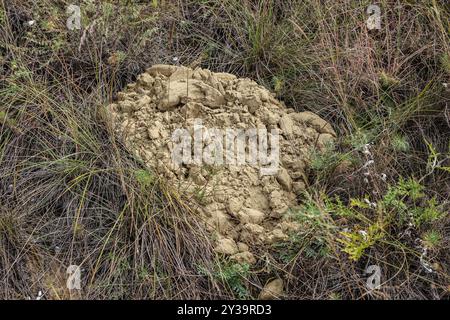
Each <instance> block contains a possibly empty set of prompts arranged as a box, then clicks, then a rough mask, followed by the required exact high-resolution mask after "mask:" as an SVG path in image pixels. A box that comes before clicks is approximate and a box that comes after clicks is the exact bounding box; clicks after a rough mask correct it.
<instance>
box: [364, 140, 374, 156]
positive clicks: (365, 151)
mask: <svg viewBox="0 0 450 320" xmlns="http://www.w3.org/2000/svg"><path fill="white" fill-rule="evenodd" d="M369 148H370V145H369V144H368V143H366V144H365V145H364V146H363V153H364V154H366V155H368V156H370V155H371V154H372V153H371V152H370V150H369Z"/></svg>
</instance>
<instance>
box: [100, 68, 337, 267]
mask: <svg viewBox="0 0 450 320" xmlns="http://www.w3.org/2000/svg"><path fill="white" fill-rule="evenodd" d="M108 110H109V111H110V114H111V119H112V123H113V126H114V128H115V131H116V133H117V134H118V135H119V136H120V137H121V138H122V140H123V142H124V144H125V146H126V147H127V148H128V150H129V151H130V152H132V153H133V154H134V155H136V156H137V157H138V158H139V159H141V160H142V161H143V162H144V163H145V165H146V166H148V167H149V168H150V169H151V170H152V171H153V172H155V173H156V174H158V175H159V176H160V177H161V178H162V180H163V181H165V182H166V183H167V184H169V185H171V186H173V187H174V188H176V189H177V190H178V192H180V193H182V194H185V195H187V196H188V197H190V199H191V201H192V203H193V204H195V210H196V212H198V216H199V219H202V220H203V221H204V222H205V223H206V225H207V227H208V229H209V231H210V232H211V234H212V238H213V239H214V241H215V250H216V251H217V252H219V253H222V254H224V255H228V256H229V257H230V258H231V259H233V260H235V261H237V262H245V263H249V264H253V263H255V262H256V258H255V252H260V251H261V250H263V249H262V248H265V247H267V246H268V245H270V244H273V243H275V242H278V241H284V240H287V239H288V235H289V233H290V232H292V231H295V230H297V229H298V228H299V225H298V223H296V222H295V221H291V218H290V217H289V215H286V214H285V213H286V211H287V210H288V209H289V208H292V207H294V206H295V205H296V204H297V196H298V195H300V194H301V193H302V192H303V191H304V189H305V172H306V170H307V167H308V161H307V158H308V155H309V154H310V151H311V149H312V148H319V149H322V148H324V146H325V144H326V143H328V142H329V141H332V140H333V138H334V137H335V132H334V131H333V129H332V128H331V126H330V125H329V124H328V123H327V122H326V121H324V120H323V119H321V118H320V117H318V116H317V115H315V114H313V113H311V112H296V111H295V110H294V109H290V108H287V107H286V106H285V105H284V104H283V103H281V102H280V101H278V100H277V99H275V98H274V96H273V95H272V94H271V93H270V92H269V91H268V90H267V89H265V88H264V87H262V86H260V85H258V84H257V83H256V82H254V81H252V80H250V79H242V78H237V77H236V76H234V75H232V74H228V73H214V72H211V71H209V70H206V69H200V68H197V69H195V70H193V69H190V68H186V67H179V66H171V65H154V66H152V67H151V68H149V69H147V70H146V72H145V73H143V74H141V75H139V76H138V79H137V81H136V83H132V84H129V85H128V86H127V87H126V89H125V90H124V91H123V92H120V93H119V94H118V99H117V102H115V103H113V104H111V105H110V106H109V107H108ZM199 120H200V121H201V125H202V126H203V127H200V128H201V129H199V126H198V124H199V123H198V122H199ZM196 125H197V127H196ZM208 128H216V129H219V130H222V131H223V132H226V130H227V129H236V130H239V129H242V130H247V129H251V128H254V129H255V128H256V129H266V130H267V132H268V138H267V140H268V142H267V143H269V142H271V141H272V140H271V139H270V138H271V136H270V134H271V132H278V133H279V136H278V137H279V166H277V169H276V170H275V171H274V172H272V173H273V174H263V172H262V171H263V170H261V167H262V166H263V165H267V163H265V164H264V163H261V162H257V163H245V164H239V163H233V161H231V162H227V161H224V163H223V164H217V163H212V164H208V163H206V164H205V162H202V163H200V162H198V161H197V162H196V161H195V160H192V159H191V160H192V161H190V163H183V164H179V163H175V162H174V158H173V155H174V152H177V149H176V148H177V144H176V142H177V141H176V139H175V140H174V133H175V132H177V131H176V130H177V129H180V130H183V129H185V130H187V132H188V133H189V135H190V137H194V135H195V134H200V136H201V137H202V140H201V145H202V148H203V149H202V150H203V151H205V150H206V151H208V150H209V151H211V150H213V151H214V150H217V149H215V148H216V146H217V144H215V143H216V142H217V139H216V137H214V136H213V135H211V132H208ZM199 130H201V131H200V132H199ZM271 130H276V131H271ZM178 132H180V131H179V130H178ZM227 138H228V136H226V137H225V138H223V139H225V140H224V141H223V145H224V146H226V145H227V143H231V146H232V147H233V146H234V145H233V143H234V142H236V141H234V139H236V137H230V138H229V139H228V140H229V141H227V140H226V139H227ZM220 139H222V138H220ZM258 139H259V140H260V137H258ZM231 140H233V141H231ZM233 148H234V147H233ZM269 149H270V146H269ZM231 150H232V151H234V149H231ZM178 151H179V150H178ZM246 152H249V150H248V149H247V150H246ZM268 152H269V151H268ZM247 154H248V153H247ZM231 155H232V154H231ZM231 155H230V159H231ZM226 156H227V151H225V152H224V157H226Z"/></svg>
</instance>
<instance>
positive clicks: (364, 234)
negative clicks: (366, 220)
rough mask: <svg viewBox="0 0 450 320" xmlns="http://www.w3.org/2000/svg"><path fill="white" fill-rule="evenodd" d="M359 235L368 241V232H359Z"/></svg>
mask: <svg viewBox="0 0 450 320" xmlns="http://www.w3.org/2000/svg"><path fill="white" fill-rule="evenodd" d="M359 234H360V235H362V236H363V238H364V239H367V232H366V231H364V230H359Z"/></svg>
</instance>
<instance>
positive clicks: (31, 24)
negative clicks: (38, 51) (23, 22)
mask: <svg viewBox="0 0 450 320" xmlns="http://www.w3.org/2000/svg"><path fill="white" fill-rule="evenodd" d="M35 24H36V20H30V21H28V22H27V25H28V26H29V27H32V26H33V25H35Z"/></svg>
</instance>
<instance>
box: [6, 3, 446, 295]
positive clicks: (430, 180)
mask: <svg viewBox="0 0 450 320" xmlns="http://www.w3.org/2000/svg"><path fill="white" fill-rule="evenodd" d="M0 4H1V6H0V98H1V102H2V104H1V106H0V297H1V298H4V299H14V298H16V299H17V298H18V299H27V298H30V299H34V298H35V297H36V296H37V294H38V292H39V291H41V292H42V294H43V297H44V298H45V299H66V298H82V299H106V298H110V299H116V298H130V299H175V298H193V299H214V298H229V299H232V298H252V297H257V295H258V293H259V291H260V289H261V287H262V286H263V285H264V284H265V283H266V281H267V280H269V279H271V278H274V277H281V278H283V279H285V287H286V288H285V297H286V298H289V299H369V298H370V299H411V298H418V299H444V298H448V297H449V291H450V276H449V275H450V270H449V266H450V264H449V262H450V251H449V244H450V238H449V230H450V224H449V215H448V212H449V194H450V192H449V191H450V179H449V166H450V160H449V157H450V143H449V141H450V112H449V107H448V103H449V98H450V90H449V88H448V84H449V83H450V41H449V32H450V25H449V21H450V19H449V18H450V8H449V6H448V4H447V3H446V1H445V0H443V1H438V0H431V1H395V0H389V1H388V0H384V1H379V3H378V4H379V6H380V7H381V8H382V16H381V22H382V23H381V26H382V27H381V29H380V30H371V31H370V30H368V29H367V28H366V20H367V17H368V16H367V14H366V8H367V7H368V6H369V5H370V4H372V3H371V1H350V0H339V1H334V2H332V3H331V2H325V1H320V0H307V1H278V0H248V1H235V0H226V1H191V0H186V1H167V0H166V1H152V3H151V4H148V3H147V2H146V1H101V2H100V1H81V2H80V3H78V4H79V5H80V8H81V14H82V21H81V22H82V28H81V30H72V31H71V30H68V29H67V28H66V20H67V13H66V11H65V10H66V7H67V6H68V5H69V4H71V1H63V0H61V1H57V0H44V1H38V2H27V3H25V2H23V1H19V0H1V1H0ZM30 21H35V22H34V23H29V22H30ZM174 58H176V59H174ZM155 63H179V64H182V65H188V66H191V67H195V66H201V67H203V68H209V69H211V70H213V71H226V72H232V73H234V74H236V75H238V76H241V77H251V78H253V79H255V80H257V81H258V82H259V83H261V84H264V85H265V86H266V87H268V88H270V89H271V90H272V91H274V92H275V93H276V94H277V96H278V98H279V99H281V100H283V101H284V102H285V103H286V104H287V105H290V106H292V107H294V108H296V109H297V110H299V111H301V110H311V111H314V112H316V113H318V114H320V115H321V116H322V117H324V118H326V119H327V120H328V121H330V123H332V124H333V127H334V128H335V129H336V131H337V132H338V133H339V136H340V138H339V140H338V141H337V143H336V145H335V146H330V150H329V151H328V152H326V153H324V154H311V159H310V161H311V164H312V170H311V172H309V176H308V181H306V182H307V186H308V188H307V192H306V193H305V195H304V196H303V197H301V199H299V201H300V203H301V207H300V208H299V209H296V210H292V211H291V212H289V213H288V214H293V215H295V217H296V219H299V221H301V222H302V224H303V225H304V227H303V228H302V230H301V231H300V232H298V233H296V234H292V235H291V239H290V241H287V242H286V243H282V244H279V245H277V246H274V247H273V248H272V249H273V250H272V251H271V254H270V255H265V256H260V257H259V262H258V264H257V265H255V266H252V267H251V268H249V267H248V266H245V265H235V264H232V263H231V262H229V261H227V260H226V259H224V258H223V257H217V256H216V255H215V254H214V253H213V251H212V249H211V245H210V236H209V235H208V234H207V233H206V232H205V230H204V229H203V226H202V225H200V224H198V223H197V221H196V219H195V217H194V214H193V213H192V212H191V210H190V208H189V206H188V205H187V204H186V202H185V201H184V199H183V197H182V195H178V194H176V193H175V192H174V191H173V190H171V188H170V186H167V185H165V183H164V181H160V179H159V178H158V177H157V176H154V175H153V174H152V173H151V172H149V171H148V170H146V169H145V167H144V166H142V164H141V163H139V161H137V160H136V159H134V158H133V157H132V156H131V155H130V154H128V153H127V152H126V151H125V149H124V148H123V146H122V145H121V143H120V141H116V140H115V138H114V136H113V134H112V133H111V132H112V131H111V128H110V127H109V125H108V123H107V121H105V115H104V112H105V111H104V109H103V106H105V105H106V104H108V103H109V102H111V101H112V100H113V99H114V98H115V93H117V92H118V91H120V89H121V88H123V87H124V85H125V84H126V83H129V82H131V81H133V80H135V78H136V76H137V75H138V74H139V73H141V72H142V71H143V70H144V69H145V68H146V67H148V66H149V65H152V64H155ZM72 264H75V265H80V266H81V269H82V288H83V289H82V290H81V291H69V290H67V288H66V278H67V275H66V269H67V267H68V266H69V265H72ZM369 265H378V266H379V267H380V268H381V270H382V285H381V287H380V289H378V290H369V289H368V288H367V286H366V279H367V275H365V273H364V272H365V270H366V268H367V266H369ZM429 270H432V271H431V272H430V271H429Z"/></svg>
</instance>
